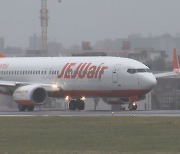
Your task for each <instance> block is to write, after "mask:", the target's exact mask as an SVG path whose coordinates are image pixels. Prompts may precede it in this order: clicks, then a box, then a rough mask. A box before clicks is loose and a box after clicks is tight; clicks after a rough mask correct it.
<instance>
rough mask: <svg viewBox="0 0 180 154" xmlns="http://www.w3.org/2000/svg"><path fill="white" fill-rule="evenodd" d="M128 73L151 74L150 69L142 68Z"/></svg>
mask: <svg viewBox="0 0 180 154" xmlns="http://www.w3.org/2000/svg"><path fill="white" fill-rule="evenodd" d="M127 72H128V73H130V74H134V73H144V72H150V70H149V69H143V68H140V69H130V68H129V69H128V70H127Z"/></svg>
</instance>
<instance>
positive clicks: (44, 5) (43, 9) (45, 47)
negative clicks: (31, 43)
mask: <svg viewBox="0 0 180 154" xmlns="http://www.w3.org/2000/svg"><path fill="white" fill-rule="evenodd" d="M58 2H59V3H60V2H61V0H58ZM40 14H41V16H40V20H41V28H42V34H41V35H42V38H41V40H42V42H41V48H42V50H44V51H47V50H48V45H47V44H48V43H47V39H48V19H49V17H48V7H47V0H41V10H40Z"/></svg>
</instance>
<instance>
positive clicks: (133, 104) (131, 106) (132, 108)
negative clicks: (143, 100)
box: [128, 102, 137, 111]
mask: <svg viewBox="0 0 180 154" xmlns="http://www.w3.org/2000/svg"><path fill="white" fill-rule="evenodd" d="M128 109H129V110H130V111H133V110H136V109H137V104H136V103H135V102H130V103H129V105H128Z"/></svg>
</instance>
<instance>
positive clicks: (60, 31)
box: [0, 0, 180, 47]
mask: <svg viewBox="0 0 180 154" xmlns="http://www.w3.org/2000/svg"><path fill="white" fill-rule="evenodd" d="M40 7H41V1H40V0H23V1H22V0H15V1H12V0H0V21H1V25H0V36H2V37H4V38H5V41H6V45H10V46H21V47H27V46H28V38H29V36H32V35H33V34H34V33H36V34H37V35H41V27H40V19H39V17H40V13H39V11H40ZM179 7H180V1H179V0H62V2H61V3H58V1H57V0H49V1H48V9H49V17H50V18H49V26H48V38H49V40H56V41H59V42H62V43H63V44H64V45H65V46H70V45H73V44H80V43H81V42H82V41H83V40H87V41H90V42H92V43H95V42H96V41H98V40H102V39H106V38H109V39H116V38H124V37H127V36H128V35H129V34H136V33H141V34H142V35H143V36H148V35H149V34H150V33H151V34H152V35H153V36H154V35H161V34H163V33H170V34H172V35H175V34H176V33H179V32H180V9H179Z"/></svg>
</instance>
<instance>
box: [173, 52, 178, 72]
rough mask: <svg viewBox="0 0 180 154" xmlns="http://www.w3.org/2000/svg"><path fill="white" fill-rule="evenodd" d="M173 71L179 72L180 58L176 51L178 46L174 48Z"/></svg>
mask: <svg viewBox="0 0 180 154" xmlns="http://www.w3.org/2000/svg"><path fill="white" fill-rule="evenodd" d="M173 71H174V72H175V73H178V72H179V60H178V56H177V53H176V48H174V52H173Z"/></svg>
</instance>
